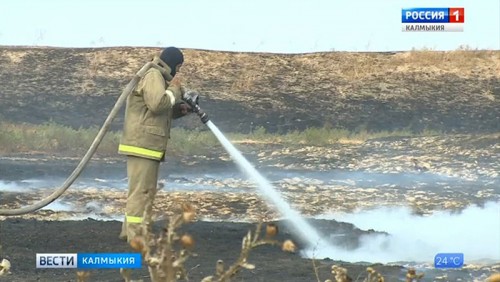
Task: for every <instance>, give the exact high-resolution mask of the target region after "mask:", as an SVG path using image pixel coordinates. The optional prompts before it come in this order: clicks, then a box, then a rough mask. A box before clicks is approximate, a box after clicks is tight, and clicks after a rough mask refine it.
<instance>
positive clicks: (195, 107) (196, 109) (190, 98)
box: [184, 93, 209, 124]
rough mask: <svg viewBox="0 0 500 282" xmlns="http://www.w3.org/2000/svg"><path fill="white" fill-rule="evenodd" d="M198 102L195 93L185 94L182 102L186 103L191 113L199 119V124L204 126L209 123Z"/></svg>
mask: <svg viewBox="0 0 500 282" xmlns="http://www.w3.org/2000/svg"><path fill="white" fill-rule="evenodd" d="M198 100H199V97H198V94H196V93H186V94H185V95H184V101H186V103H188V104H189V106H190V107H191V109H192V111H193V113H196V114H197V115H198V116H199V117H200V119H201V122H203V123H204V124H205V123H207V122H208V121H209V118H208V115H207V114H206V113H205V112H204V111H203V110H202V109H201V108H200V105H199V104H198Z"/></svg>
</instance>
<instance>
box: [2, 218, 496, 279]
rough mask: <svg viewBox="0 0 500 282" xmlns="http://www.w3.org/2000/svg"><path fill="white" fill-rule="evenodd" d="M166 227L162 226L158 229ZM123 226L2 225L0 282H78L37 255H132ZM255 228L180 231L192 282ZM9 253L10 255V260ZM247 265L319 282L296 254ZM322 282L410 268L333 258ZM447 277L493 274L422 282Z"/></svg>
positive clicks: (260, 256)
mask: <svg viewBox="0 0 500 282" xmlns="http://www.w3.org/2000/svg"><path fill="white" fill-rule="evenodd" d="M313 223H314V225H315V226H321V229H322V231H327V230H330V231H331V230H335V232H344V231H347V232H350V233H351V234H352V235H353V236H351V237H350V238H351V239H349V241H348V242H345V243H346V246H349V245H351V246H352V245H355V244H356V240H357V239H356V238H357V236H359V235H360V234H363V233H366V231H361V230H359V229H357V228H354V227H353V226H352V225H350V224H345V223H338V222H335V221H320V220H317V221H313ZM277 224H278V226H279V228H280V235H279V236H277V239H280V240H283V239H288V238H292V239H294V240H295V241H296V242H298V245H299V246H300V240H298V239H297V238H294V237H293V236H291V235H290V233H289V232H288V231H287V228H286V225H284V224H283V222H277ZM161 226H162V223H161V222H158V223H157V225H156V226H155V228H156V229H158V228H159V227H161ZM120 227H121V223H120V222H117V221H96V220H83V221H38V220H23V219H8V220H5V221H3V222H2V223H1V230H2V239H3V241H2V243H3V245H4V253H5V254H6V256H5V257H6V258H8V259H9V260H10V261H11V263H12V265H13V268H12V274H11V275H9V276H7V277H6V278H4V279H1V278H0V281H13V282H21V281H22V282H24V281H75V280H76V271H75V270H67V269H38V270H37V269H35V267H34V266H35V254H36V253H37V252H39V253H43V252H47V253H57V252H63V253H64V252H73V253H74V252H101V253H106V252H131V251H132V250H131V248H130V247H128V245H127V244H125V243H124V242H123V241H121V240H119V239H118V238H117V234H118V232H119V230H120ZM253 228H255V225H254V224H249V223H231V222H195V223H192V224H190V225H186V226H185V227H183V228H182V229H181V230H182V232H184V231H185V232H187V233H189V234H192V235H193V236H194V238H195V240H196V244H195V248H194V250H193V251H194V252H195V253H196V254H197V256H196V257H191V258H190V259H189V260H188V262H187V263H186V264H185V266H186V269H187V270H188V271H189V272H188V275H189V278H190V281H200V280H201V279H202V278H203V277H205V276H209V275H213V273H214V271H215V267H214V266H215V262H216V261H217V260H218V259H222V260H224V262H225V263H226V265H229V264H231V263H232V262H234V261H235V260H236V259H237V257H238V255H239V253H238V252H239V249H240V248H241V239H242V238H243V236H244V235H245V234H246V233H247V231H248V230H249V229H253ZM9 254H10V255H9ZM249 262H250V263H254V264H255V265H256V269H254V270H242V271H241V272H240V273H238V275H237V276H236V278H235V279H234V280H233V281H297V282H299V281H317V280H316V277H315V274H314V270H313V269H314V268H313V264H312V260H310V259H303V258H301V257H300V255H299V254H298V253H288V252H283V251H281V250H280V249H279V247H276V246H262V247H260V248H257V249H255V250H254V251H253V252H252V253H251V255H250V257H249ZM315 262H316V266H317V267H318V274H319V276H320V278H321V281H324V280H326V279H327V278H330V277H331V276H330V274H329V273H330V269H331V266H332V265H334V264H336V265H340V266H342V267H345V268H346V269H347V270H348V273H349V275H350V276H351V277H352V278H353V281H362V280H363V279H364V278H365V277H366V268H367V267H368V266H371V267H373V268H374V269H375V270H376V271H378V272H379V273H382V274H383V275H384V277H385V279H386V280H385V281H402V279H403V277H404V275H405V274H406V271H407V268H405V267H403V266H398V265H394V266H390V265H383V264H369V263H362V262H361V263H358V264H351V263H345V262H339V261H333V260H331V259H328V258H326V259H321V260H315ZM445 273H446V275H447V278H446V279H442V281H472V280H469V279H471V277H470V274H471V273H474V276H476V277H478V276H480V275H481V274H483V273H485V274H486V275H489V274H490V273H491V269H489V270H476V271H471V270H465V269H463V270H455V271H452V270H447V271H436V270H430V271H429V272H428V273H426V275H427V277H426V278H425V279H424V280H423V281H435V280H434V279H436V277H439V276H443V275H444V274H445ZM90 274H91V277H90V281H123V280H122V279H121V277H120V274H119V272H118V270H102V269H101V270H91V271H90ZM132 278H133V279H143V280H144V281H149V279H148V273H147V270H146V269H145V268H143V269H142V270H141V271H138V270H136V271H134V272H133V277H132ZM460 279H462V280H460Z"/></svg>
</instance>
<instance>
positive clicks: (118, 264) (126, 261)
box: [36, 253, 142, 269]
mask: <svg viewBox="0 0 500 282" xmlns="http://www.w3.org/2000/svg"><path fill="white" fill-rule="evenodd" d="M141 267H142V255H141V254H140V253H109V254H108V253H94V254H87V253H79V254H36V268H80V269H98V268H141Z"/></svg>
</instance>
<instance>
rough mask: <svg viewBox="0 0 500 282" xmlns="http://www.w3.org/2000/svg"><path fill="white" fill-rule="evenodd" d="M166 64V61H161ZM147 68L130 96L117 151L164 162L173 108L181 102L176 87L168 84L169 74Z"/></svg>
mask: <svg viewBox="0 0 500 282" xmlns="http://www.w3.org/2000/svg"><path fill="white" fill-rule="evenodd" d="M163 65H165V64H163ZM163 68H164V69H165V71H160V70H158V69H156V68H151V69H149V70H148V71H147V72H146V74H145V75H144V77H143V78H142V79H141V80H140V81H139V83H138V84H137V86H136V87H135V89H134V90H133V92H132V93H131V94H130V95H129V97H128V99H127V102H126V108H125V120H124V126H123V135H122V137H121V140H120V145H119V147H118V153H119V154H123V155H132V156H138V157H143V158H148V159H153V160H159V161H163V160H164V157H165V151H166V148H167V143H168V139H169V137H170V128H171V125H172V119H173V118H177V117H175V116H174V114H173V112H174V110H173V108H174V106H175V104H176V103H180V102H181V97H182V92H181V91H182V90H181V89H180V87H179V86H173V85H172V86H169V84H170V81H171V80H172V76H171V75H170V69H169V67H168V66H164V67H163Z"/></svg>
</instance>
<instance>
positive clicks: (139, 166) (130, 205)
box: [120, 156, 160, 242]
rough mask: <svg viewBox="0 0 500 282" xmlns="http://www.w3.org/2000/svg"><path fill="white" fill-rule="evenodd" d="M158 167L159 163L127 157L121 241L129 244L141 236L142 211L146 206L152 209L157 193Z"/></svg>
mask: <svg viewBox="0 0 500 282" xmlns="http://www.w3.org/2000/svg"><path fill="white" fill-rule="evenodd" d="M159 167H160V162H159V161H156V160H151V159H146V158H141V157H135V156H127V176H128V195H127V204H126V207H125V220H124V222H123V225H122V231H121V234H120V238H121V239H125V238H126V239H127V241H128V242H130V241H131V240H132V239H133V238H134V237H135V236H138V235H141V233H142V232H141V230H142V222H143V221H144V218H143V217H144V211H145V209H146V206H147V205H148V204H149V205H150V207H151V208H152V207H153V201H154V198H155V195H156V192H157V185H158V170H159ZM150 216H151V215H150Z"/></svg>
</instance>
